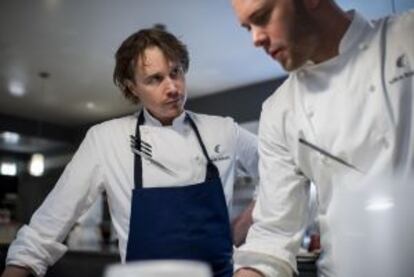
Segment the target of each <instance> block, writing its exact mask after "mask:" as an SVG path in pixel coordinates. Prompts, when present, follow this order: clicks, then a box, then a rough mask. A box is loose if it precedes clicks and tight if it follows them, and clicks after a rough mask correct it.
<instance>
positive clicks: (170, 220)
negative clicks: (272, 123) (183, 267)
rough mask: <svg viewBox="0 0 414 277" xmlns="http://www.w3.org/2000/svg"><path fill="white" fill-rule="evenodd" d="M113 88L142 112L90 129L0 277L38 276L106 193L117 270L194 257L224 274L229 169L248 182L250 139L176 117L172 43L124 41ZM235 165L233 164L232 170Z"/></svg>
mask: <svg viewBox="0 0 414 277" xmlns="http://www.w3.org/2000/svg"><path fill="white" fill-rule="evenodd" d="M115 58H116V66H115V70H114V82H115V84H116V85H117V86H118V87H120V89H121V90H122V92H123V93H124V95H125V96H126V97H127V98H128V99H130V100H131V101H133V102H134V103H138V102H140V103H141V104H142V106H143V108H142V109H139V111H138V112H137V113H136V114H133V115H129V116H125V117H122V118H117V119H113V120H109V121H106V122H103V123H101V124H98V125H96V126H93V127H92V128H91V129H90V130H89V131H88V133H87V135H86V137H85V139H84V140H83V142H82V144H81V145H80V147H79V149H78V150H77V152H76V154H75V155H74V157H73V159H72V160H71V162H70V163H69V164H68V165H67V167H66V169H65V170H64V172H63V174H62V176H61V177H60V179H59V181H58V182H57V184H56V186H55V187H54V189H53V190H52V192H51V193H50V194H49V195H48V197H47V198H46V200H45V201H44V203H43V204H42V205H41V207H40V208H39V209H38V210H37V211H36V212H35V214H34V215H33V217H32V219H31V221H30V224H29V225H26V226H23V227H22V228H21V230H20V231H19V232H18V234H17V238H16V240H15V241H14V242H13V243H12V244H11V246H10V249H9V252H8V255H7V261H6V263H7V268H6V271H5V272H4V273H3V275H2V276H4V277H6V276H7V277H9V276H27V275H28V273H29V272H32V273H34V274H35V275H37V276H43V275H44V274H45V272H46V270H47V267H48V266H50V265H52V264H53V263H54V262H56V260H58V259H59V258H60V257H62V255H63V254H64V253H65V251H66V249H67V247H66V246H65V245H64V244H62V241H63V240H64V238H65V237H66V235H67V233H68V231H69V230H70V229H71V227H72V226H73V224H74V223H75V221H76V220H77V219H78V218H79V217H80V216H81V215H82V214H83V213H84V212H85V211H86V210H87V209H88V208H89V207H90V206H91V204H92V203H93V202H94V200H95V199H96V197H97V196H98V195H100V194H101V192H102V191H106V194H107V197H108V203H109V209H110V213H111V218H112V220H113V225H114V228H115V230H116V233H117V236H118V238H119V251H120V255H121V260H122V262H125V261H132V260H148V259H195V260H201V261H204V262H207V263H208V264H210V266H211V268H212V270H213V272H214V276H232V274H233V264H232V249H233V247H232V241H231V233H230V225H229V217H228V208H230V207H231V203H232V199H233V185H234V181H235V177H236V176H235V172H236V169H237V168H236V164H240V165H241V166H243V167H244V169H245V170H247V172H248V173H249V174H251V175H252V176H253V177H257V175H258V172H257V163H258V153H257V140H256V137H255V136H254V135H252V134H251V133H249V132H247V131H245V130H243V129H242V128H240V127H239V126H238V124H236V123H235V122H234V121H233V119H231V118H228V117H227V118H223V117H218V116H209V115H203V114H197V113H193V112H190V111H186V110H184V104H185V102H186V98H187V92H186V83H185V73H186V72H187V70H188V67H189V56H188V52H187V49H186V47H185V45H184V44H183V43H182V42H181V41H179V40H178V39H177V38H176V37H175V36H174V35H172V34H170V33H168V32H166V31H164V30H161V29H158V28H152V29H144V30H141V31H138V32H136V33H134V34H132V35H131V36H130V37H128V38H127V39H126V40H125V41H124V42H123V43H122V45H121V46H120V48H119V49H118V51H117V53H116V57H115ZM236 161H237V163H236Z"/></svg>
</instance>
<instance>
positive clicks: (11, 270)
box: [1, 265, 31, 277]
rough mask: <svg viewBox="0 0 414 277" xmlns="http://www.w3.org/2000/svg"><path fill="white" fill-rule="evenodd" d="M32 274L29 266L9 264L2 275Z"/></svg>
mask: <svg viewBox="0 0 414 277" xmlns="http://www.w3.org/2000/svg"><path fill="white" fill-rule="evenodd" d="M30 274H31V272H30V270H28V269H27V268H24V267H20V266H14V265H8V266H6V269H5V270H4V272H3V274H2V275H1V277H28V276H30Z"/></svg>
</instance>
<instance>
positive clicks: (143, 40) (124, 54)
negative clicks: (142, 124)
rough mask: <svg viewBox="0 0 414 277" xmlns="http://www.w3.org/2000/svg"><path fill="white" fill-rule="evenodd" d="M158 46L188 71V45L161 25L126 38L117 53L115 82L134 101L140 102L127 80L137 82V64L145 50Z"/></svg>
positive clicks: (170, 58) (169, 57)
mask: <svg viewBox="0 0 414 277" xmlns="http://www.w3.org/2000/svg"><path fill="white" fill-rule="evenodd" d="M154 46H155V47H158V48H159V49H160V50H161V51H162V52H163V54H164V55H165V56H166V58H167V59H169V60H170V61H173V62H178V63H179V64H180V65H181V67H182V69H183V71H184V72H187V71H188V68H189V64H190V58H189V54H188V51H187V47H186V45H185V44H184V43H183V42H181V41H180V40H179V39H178V38H177V37H176V36H174V35H173V34H171V33H169V32H167V31H166V30H163V29H162V28H159V27H154V28H149V29H142V30H139V31H138V32H135V33H133V34H132V35H130V36H129V37H128V38H127V39H126V40H124V41H123V42H122V44H121V46H120V47H119V48H118V50H117V51H116V53H115V68H114V73H113V82H114V84H115V85H116V86H117V87H119V88H120V89H121V91H122V93H123V94H124V96H125V97H126V98H127V99H129V100H131V101H132V102H133V103H138V102H139V99H138V97H137V96H136V95H135V94H133V93H132V91H130V89H129V88H128V85H127V81H131V82H133V83H135V79H134V76H135V65H136V63H137V60H138V58H139V57H142V55H143V54H144V51H145V50H146V49H147V48H150V47H154Z"/></svg>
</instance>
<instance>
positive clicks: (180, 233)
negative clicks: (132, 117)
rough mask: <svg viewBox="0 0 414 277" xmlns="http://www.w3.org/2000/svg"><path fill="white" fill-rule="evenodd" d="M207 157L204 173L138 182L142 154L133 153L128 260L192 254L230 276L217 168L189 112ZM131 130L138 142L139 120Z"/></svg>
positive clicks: (229, 241)
mask: <svg viewBox="0 0 414 277" xmlns="http://www.w3.org/2000/svg"><path fill="white" fill-rule="evenodd" d="M186 120H188V122H189V123H190V126H191V127H192V129H193V131H194V132H195V134H196V136H197V139H198V142H199V144H200V146H201V149H202V151H203V154H204V156H205V158H206V160H207V170H206V172H207V173H206V178H205V180H204V181H203V182H201V183H198V184H191V185H186V186H183V187H150V188H143V186H142V160H141V157H140V156H139V155H136V154H135V161H134V167H135V168H134V179H135V180H134V183H135V187H134V190H133V191H132V202H131V219H130V227H129V237H128V245H127V253H126V260H127V261H139V260H160V259H175V260H177V259H178V260H196V261H202V262H206V263H208V264H209V265H210V266H211V269H212V271H213V273H214V277H231V276H233V262H232V255H233V244H232V238H231V229H230V222H229V216H228V211H227V205H226V200H225V197H224V192H223V186H222V183H221V180H220V176H219V171H218V169H217V167H216V166H215V165H214V164H213V162H212V161H211V159H210V157H209V156H208V153H207V150H206V148H205V146H204V143H203V141H202V139H201V136H200V134H199V131H198V129H197V126H196V125H195V123H194V121H193V120H192V119H191V117H190V116H189V115H188V114H187V115H186ZM143 123H144V115H143V112H141V113H140V115H139V117H138V121H137V126H136V131H135V136H136V140H137V142H138V143H137V145H140V144H141V143H140V141H141V136H140V130H139V129H140V128H139V127H140V125H142V124H143Z"/></svg>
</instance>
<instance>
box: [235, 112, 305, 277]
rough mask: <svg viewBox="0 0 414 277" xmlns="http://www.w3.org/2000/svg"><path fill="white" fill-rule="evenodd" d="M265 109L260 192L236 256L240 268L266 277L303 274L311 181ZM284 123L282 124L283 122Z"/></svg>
mask: <svg viewBox="0 0 414 277" xmlns="http://www.w3.org/2000/svg"><path fill="white" fill-rule="evenodd" d="M269 113H271V112H269V111H267V110H266V109H265V108H264V109H263V112H262V116H261V120H260V127H259V156H260V162H259V173H260V186H259V194H258V199H257V202H256V206H255V209H254V211H253V222H254V223H253V225H252V227H251V228H250V230H249V233H248V236H247V240H246V243H245V244H244V245H242V246H241V247H240V248H239V249H237V250H236V252H235V263H236V267H252V268H255V269H257V270H259V271H261V272H262V273H263V274H265V276H291V274H292V271H295V272H297V267H296V253H297V252H298V251H299V247H300V241H301V238H302V235H303V230H304V228H305V225H306V219H307V207H308V198H309V181H308V179H307V178H305V176H303V175H302V174H301V173H300V172H299V170H298V168H296V166H295V163H294V160H293V155H292V154H291V153H290V152H289V149H288V147H287V146H286V141H285V139H286V136H285V135H284V133H283V131H278V130H277V128H282V126H275V125H278V124H279V123H277V120H276V119H275V118H274V115H273V114H269ZM281 125H282V124H281Z"/></svg>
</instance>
